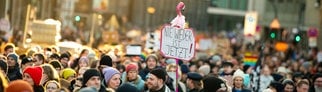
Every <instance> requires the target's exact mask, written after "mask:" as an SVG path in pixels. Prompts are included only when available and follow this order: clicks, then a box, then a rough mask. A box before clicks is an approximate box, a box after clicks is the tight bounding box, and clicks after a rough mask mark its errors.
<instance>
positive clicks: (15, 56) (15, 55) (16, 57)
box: [7, 53, 19, 63]
mask: <svg viewBox="0 0 322 92" xmlns="http://www.w3.org/2000/svg"><path fill="white" fill-rule="evenodd" d="M7 57H12V58H13V59H14V60H15V61H16V63H18V59H19V56H18V55H17V54H15V53H10V54H8V56H7Z"/></svg>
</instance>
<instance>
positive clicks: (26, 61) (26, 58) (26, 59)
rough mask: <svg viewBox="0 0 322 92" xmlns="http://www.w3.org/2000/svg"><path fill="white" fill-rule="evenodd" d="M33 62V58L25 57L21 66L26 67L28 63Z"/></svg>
mask: <svg viewBox="0 0 322 92" xmlns="http://www.w3.org/2000/svg"><path fill="white" fill-rule="evenodd" d="M29 62H33V61H32V58H31V57H24V58H22V60H21V65H25V64H26V63H29Z"/></svg>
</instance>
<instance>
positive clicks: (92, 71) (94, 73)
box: [82, 68, 101, 86]
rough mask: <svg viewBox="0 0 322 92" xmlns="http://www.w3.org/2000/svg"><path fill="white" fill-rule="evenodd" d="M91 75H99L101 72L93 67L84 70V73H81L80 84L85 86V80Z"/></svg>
mask: <svg viewBox="0 0 322 92" xmlns="http://www.w3.org/2000/svg"><path fill="white" fill-rule="evenodd" d="M93 76H98V77H101V74H100V72H99V71H98V70H97V69H94V68H91V69H88V70H86V71H85V73H84V74H83V81H82V85H83V86H86V83H87V81H88V80H89V79H90V78H91V77H93Z"/></svg>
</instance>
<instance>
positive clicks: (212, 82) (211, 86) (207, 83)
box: [203, 77, 227, 92]
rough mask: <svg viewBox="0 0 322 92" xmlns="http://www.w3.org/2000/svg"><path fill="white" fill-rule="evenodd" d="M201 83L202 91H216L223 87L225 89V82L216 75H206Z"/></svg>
mask: <svg viewBox="0 0 322 92" xmlns="http://www.w3.org/2000/svg"><path fill="white" fill-rule="evenodd" d="M203 83H204V85H203V87H204V92H216V91H217V90H218V89H220V88H224V87H226V89H227V86H226V84H225V82H224V81H223V80H221V79H219V78H217V77H206V78H205V79H204V80H203Z"/></svg>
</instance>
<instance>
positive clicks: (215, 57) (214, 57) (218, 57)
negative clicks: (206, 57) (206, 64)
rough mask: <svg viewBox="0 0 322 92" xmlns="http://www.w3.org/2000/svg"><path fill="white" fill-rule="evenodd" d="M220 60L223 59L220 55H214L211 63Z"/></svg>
mask: <svg viewBox="0 0 322 92" xmlns="http://www.w3.org/2000/svg"><path fill="white" fill-rule="evenodd" d="M219 61H221V58H220V56H218V55H215V56H212V57H211V61H210V63H211V64H216V62H219Z"/></svg>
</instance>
